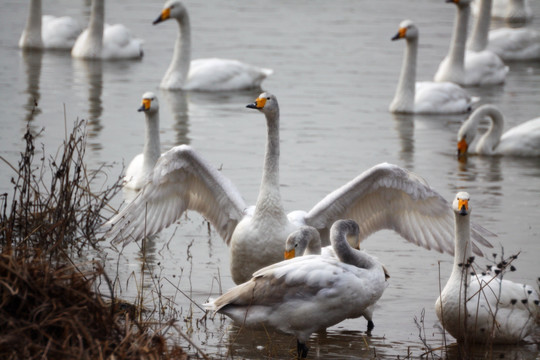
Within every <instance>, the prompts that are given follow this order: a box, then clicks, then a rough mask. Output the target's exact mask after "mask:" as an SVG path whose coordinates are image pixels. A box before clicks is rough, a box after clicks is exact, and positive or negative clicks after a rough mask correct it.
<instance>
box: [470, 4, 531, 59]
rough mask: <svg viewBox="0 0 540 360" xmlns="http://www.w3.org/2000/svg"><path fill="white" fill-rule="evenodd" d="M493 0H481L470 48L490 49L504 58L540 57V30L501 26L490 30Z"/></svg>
mask: <svg viewBox="0 0 540 360" xmlns="http://www.w3.org/2000/svg"><path fill="white" fill-rule="evenodd" d="M490 6H491V0H480V9H481V11H482V13H481V16H479V17H478V19H477V21H476V24H475V27H474V30H473V33H472V36H471V39H470V41H469V43H468V48H469V49H470V50H473V51H480V50H484V49H488V51H491V52H493V53H495V54H497V56H499V57H500V58H501V59H502V60H505V61H506V60H511V61H516V60H535V59H540V32H539V31H537V30H534V29H530V28H517V29H513V28H499V29H495V30H492V31H489V26H490V17H489V10H490Z"/></svg>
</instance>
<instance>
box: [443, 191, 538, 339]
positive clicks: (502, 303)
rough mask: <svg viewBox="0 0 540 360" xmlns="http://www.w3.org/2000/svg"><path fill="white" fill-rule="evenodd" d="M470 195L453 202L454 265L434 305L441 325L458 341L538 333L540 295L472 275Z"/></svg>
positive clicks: (505, 283) (488, 278) (524, 287)
mask: <svg viewBox="0 0 540 360" xmlns="http://www.w3.org/2000/svg"><path fill="white" fill-rule="evenodd" d="M469 200H470V199H469V194H468V193H466V192H460V193H458V194H457V195H456V198H455V200H454V203H453V208H454V212H455V223H456V239H455V252H454V266H453V269H452V273H451V274H450V278H449V279H448V282H447V283H446V285H445V287H444V289H443V290H442V292H441V295H440V296H439V298H438V299H437V301H436V303H435V311H436V313H437V316H438V318H439V320H440V321H441V323H442V325H443V326H444V328H445V329H446V331H448V332H449V333H450V334H451V335H452V336H453V337H455V338H456V339H457V341H458V342H463V341H468V342H469V343H485V342H492V343H494V344H512V343H518V342H519V341H521V340H523V339H524V338H525V337H527V336H528V335H531V334H534V333H535V332H537V331H538V330H539V324H538V320H539V319H540V308H539V305H538V304H539V297H538V293H537V291H536V290H534V289H533V288H532V287H531V286H528V285H523V284H518V283H514V282H512V281H508V280H501V279H500V278H499V277H497V275H495V276H493V275H484V276H478V275H472V276H471V275H469V273H470V272H471V270H470V265H471V263H472V260H473V258H472V257H471V254H472V253H471V248H470V213H471V206H470V204H469Z"/></svg>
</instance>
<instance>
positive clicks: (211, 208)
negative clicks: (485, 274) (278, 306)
mask: <svg viewBox="0 0 540 360" xmlns="http://www.w3.org/2000/svg"><path fill="white" fill-rule="evenodd" d="M247 107H248V108H251V109H257V110H258V111H260V112H262V113H263V114H264V115H265V116H266V124H267V130H268V132H267V134H268V135H267V143H266V154H265V159H264V166H263V175H262V181H261V187H260V191H259V196H258V198H257V203H256V205H255V207H254V208H253V207H249V208H248V206H247V205H246V203H245V202H244V200H243V199H242V196H241V195H240V192H239V191H238V190H237V189H236V187H235V186H234V185H233V184H232V183H231V182H230V180H229V179H227V178H226V177H225V176H224V175H223V174H222V172H220V171H218V170H217V169H215V168H214V167H212V166H211V165H209V164H208V163H207V162H206V161H205V160H204V159H203V158H202V157H201V156H200V155H199V154H197V153H196V152H195V151H194V150H193V149H192V148H191V147H190V146H187V145H180V146H176V147H173V148H172V149H171V150H169V151H168V152H166V153H164V154H163V155H162V156H161V157H160V158H159V160H158V162H157V164H156V165H155V167H154V170H153V172H152V174H151V175H150V178H149V180H148V182H147V183H146V185H145V186H144V187H143V189H142V190H141V191H140V193H139V194H138V196H137V197H136V198H135V199H134V200H133V201H132V202H131V203H130V204H129V205H127V206H126V207H125V208H124V209H122V211H121V212H120V213H119V214H117V215H115V216H114V217H113V218H112V219H110V220H109V221H108V222H107V223H106V224H105V227H104V230H106V231H107V234H106V236H107V237H110V238H111V239H112V240H113V241H115V242H118V241H122V240H123V241H125V242H126V243H127V242H129V241H132V240H139V239H141V238H142V237H143V236H144V235H145V234H146V235H148V236H150V235H152V234H155V233H157V232H159V231H160V230H161V229H163V228H165V227H167V226H169V225H171V224H172V223H174V222H175V221H176V220H178V219H179V218H180V216H181V215H182V214H183V213H184V211H186V210H188V209H189V210H195V211H197V212H199V213H201V214H202V215H203V216H204V217H205V218H206V219H207V220H208V221H209V222H210V223H211V224H212V225H213V226H214V228H215V229H216V230H217V232H218V233H219V234H220V235H221V237H222V238H223V239H224V240H225V241H226V243H227V244H228V245H229V246H230V259H231V263H230V264H231V274H232V278H233V280H234V282H235V283H237V284H239V283H242V282H245V281H247V280H249V279H250V278H251V275H252V274H253V272H255V271H256V270H258V269H260V268H263V267H264V266H267V265H270V264H272V263H275V262H278V261H280V260H282V259H283V246H284V244H285V239H287V236H288V235H289V234H290V233H292V232H293V231H294V230H296V229H297V228H298V227H300V226H302V225H310V226H313V227H315V228H316V229H318V230H319V231H321V232H322V239H323V241H324V244H325V245H326V244H328V241H329V240H328V229H329V228H330V226H331V225H332V223H333V222H334V221H336V220H338V219H342V218H353V219H354V220H356V221H357V222H359V223H360V224H361V227H360V239H364V238H366V237H367V236H368V235H370V234H371V233H373V232H375V231H378V230H381V229H392V230H394V231H396V232H397V233H399V234H400V235H401V236H403V237H404V238H405V239H407V240H408V241H410V242H413V243H415V244H417V245H419V246H423V247H425V248H428V249H435V250H438V251H441V252H443V251H444V252H449V253H452V251H453V247H452V237H453V226H452V211H451V207H450V204H448V202H447V201H446V200H445V199H444V198H443V197H442V196H440V195H439V194H438V193H437V192H436V191H434V190H433V189H431V188H430V187H429V186H428V185H427V183H426V182H425V181H424V180H423V179H422V178H420V177H419V176H417V175H415V174H413V173H411V172H409V171H407V170H405V169H402V168H400V167H398V166H395V165H390V164H380V165H377V166H374V167H373V168H371V169H368V170H367V171H365V172H364V173H362V174H360V175H359V176H357V177H356V178H355V179H353V180H352V181H350V182H349V183H347V184H345V185H343V186H342V187H340V188H338V189H336V190H335V191H333V192H332V193H330V194H328V195H327V196H326V197H325V198H324V199H322V200H321V201H320V202H319V203H318V204H316V205H315V206H314V207H313V208H312V209H311V210H310V211H309V212H305V211H294V212H292V213H290V214H289V215H288V216H287V214H286V213H285V210H284V208H283V204H282V201H281V195H280V191H279V106H278V102H277V99H276V97H275V96H274V95H272V94H269V93H262V94H261V95H260V96H259V97H258V98H257V99H256V100H255V102H254V103H253V104H249V105H248V106H247ZM477 230H478V231H482V228H478V229H477ZM483 230H484V231H485V229H483ZM477 235H479V236H478V241H480V242H481V243H482V244H484V245H485V246H490V245H489V243H488V242H486V241H485V239H483V237H482V236H481V234H477ZM475 251H476V252H477V253H481V251H480V250H479V249H478V248H476V249H475Z"/></svg>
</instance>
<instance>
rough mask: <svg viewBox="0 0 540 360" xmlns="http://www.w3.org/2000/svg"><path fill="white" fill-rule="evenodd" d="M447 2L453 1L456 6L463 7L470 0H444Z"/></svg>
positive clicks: (470, 0) (468, 3)
mask: <svg viewBox="0 0 540 360" xmlns="http://www.w3.org/2000/svg"><path fill="white" fill-rule="evenodd" d="M445 1H446V2H447V3H454V4H456V5H457V6H458V7H465V6H469V5H471V2H472V0H445Z"/></svg>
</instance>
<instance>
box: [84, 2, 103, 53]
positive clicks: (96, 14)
mask: <svg viewBox="0 0 540 360" xmlns="http://www.w3.org/2000/svg"><path fill="white" fill-rule="evenodd" d="M104 25H105V2H104V0H93V1H92V8H91V10H90V23H89V24H88V37H89V39H90V41H92V42H93V45H92V47H94V48H99V49H101V47H102V44H103V27H104Z"/></svg>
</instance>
